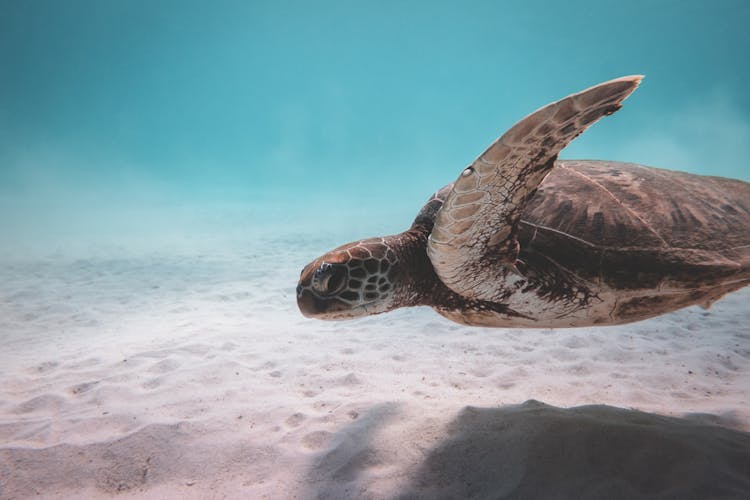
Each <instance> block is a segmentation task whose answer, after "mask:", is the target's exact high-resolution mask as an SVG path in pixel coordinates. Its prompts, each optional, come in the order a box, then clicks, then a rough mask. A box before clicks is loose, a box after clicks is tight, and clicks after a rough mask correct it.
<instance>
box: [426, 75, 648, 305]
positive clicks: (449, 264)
mask: <svg viewBox="0 0 750 500" xmlns="http://www.w3.org/2000/svg"><path fill="white" fill-rule="evenodd" d="M642 78H643V77H642V76H626V77H622V78H618V79H616V80H611V81H609V82H605V83H601V84H599V85H596V86H594V87H591V88H589V89H586V90H584V91H582V92H579V93H577V94H573V95H570V96H568V97H566V98H564V99H561V100H559V101H556V102H553V103H552V104H548V105H547V106H545V107H543V108H541V109H539V110H537V111H535V112H534V113H532V114H530V115H529V116H527V117H526V118H524V119H523V120H521V121H520V122H518V123H516V124H515V125H514V126H513V127H512V128H511V129H510V130H508V131H507V132H506V133H505V134H503V136H502V137H500V138H499V139H498V140H497V141H495V142H494V143H493V144H492V145H491V146H490V147H489V148H487V150H486V151H485V152H484V153H482V154H481V155H480V156H479V158H477V159H476V160H475V161H474V163H472V164H471V166H469V167H467V168H466V169H465V170H464V171H463V172H462V173H461V175H459V177H458V179H457V180H456V182H455V183H454V185H453V189H452V190H451V192H450V194H449V195H448V197H447V198H446V200H445V202H444V203H443V206H442V207H441V208H440V210H439V212H438V214H437V216H436V219H435V226H434V228H433V229H432V233H431V234H430V238H429V240H428V243H427V254H428V255H429V257H430V261H431V262H432V265H433V267H434V268H435V271H436V272H437V275H438V276H439V277H440V279H441V280H442V281H443V283H445V284H446V285H447V286H448V287H449V288H451V289H452V290H453V291H455V292H456V293H459V294H461V295H463V296H464V297H467V298H474V299H481V300H487V301H500V300H502V299H503V298H504V294H505V293H507V292H506V290H504V287H502V286H500V284H501V283H502V282H503V280H505V279H506V277H507V275H508V274H509V273H515V272H517V271H516V267H515V264H516V259H517V257H518V250H519V248H518V242H517V240H516V230H517V224H518V220H519V218H520V216H521V213H522V212H523V208H524V205H525V204H526V201H527V200H529V199H530V198H531V197H532V196H533V194H534V192H535V191H536V189H537V187H539V184H541V182H542V180H543V179H544V177H545V176H546V175H547V174H548V173H549V171H550V170H551V169H552V167H553V166H554V163H555V160H556V159H557V155H558V153H559V152H560V151H561V150H562V149H563V148H564V147H565V146H567V145H568V144H569V143H570V141H572V140H573V139H575V138H576V137H577V136H578V135H579V134H581V133H582V132H583V131H584V130H586V128H588V127H589V126H590V125H591V124H593V123H595V122H596V121H597V120H599V119H600V118H601V117H603V116H606V115H610V114H612V113H614V112H615V111H617V110H618V109H620V107H621V105H622V104H621V103H622V101H623V100H625V98H627V97H628V96H629V95H630V94H631V92H633V91H634V90H635V89H636V87H638V84H639V83H640V81H641V79H642Z"/></svg>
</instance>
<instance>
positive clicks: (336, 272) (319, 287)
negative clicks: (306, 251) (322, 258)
mask: <svg viewBox="0 0 750 500" xmlns="http://www.w3.org/2000/svg"><path fill="white" fill-rule="evenodd" d="M346 274H347V271H346V266H342V265H340V264H335V265H334V264H329V263H328V262H324V263H323V264H321V265H320V267H319V268H318V269H316V270H315V273H313V277H312V287H313V289H314V290H315V291H316V292H318V293H319V294H321V295H333V294H335V293H338V292H340V291H341V289H342V288H344V284H345V283H346Z"/></svg>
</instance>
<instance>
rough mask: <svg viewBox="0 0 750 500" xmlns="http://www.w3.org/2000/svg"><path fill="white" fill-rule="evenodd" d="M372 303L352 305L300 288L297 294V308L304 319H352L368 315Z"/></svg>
mask: <svg viewBox="0 0 750 500" xmlns="http://www.w3.org/2000/svg"><path fill="white" fill-rule="evenodd" d="M371 304H372V302H367V303H364V304H356V305H352V304H349V303H348V302H344V301H342V300H339V299H337V298H336V297H320V296H319V295H316V294H315V293H313V292H312V291H311V290H308V289H305V288H302V289H299V290H298V293H297V307H298V308H299V310H300V312H301V313H302V315H303V316H305V317H306V318H315V319H323V320H344V319H353V318H358V317H360V316H364V315H366V314H368V310H367V307H368V306H369V305H371Z"/></svg>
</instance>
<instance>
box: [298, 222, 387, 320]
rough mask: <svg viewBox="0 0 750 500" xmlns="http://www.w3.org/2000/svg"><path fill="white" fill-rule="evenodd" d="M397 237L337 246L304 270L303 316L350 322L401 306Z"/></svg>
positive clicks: (300, 300) (301, 283)
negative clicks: (397, 293) (398, 298)
mask: <svg viewBox="0 0 750 500" xmlns="http://www.w3.org/2000/svg"><path fill="white" fill-rule="evenodd" d="M396 238H398V237H385V238H371V239H369V240H362V241H357V242H354V243H349V244H347V245H343V246H341V247H338V248H336V249H334V250H332V251H330V252H328V253H326V254H325V255H323V256H321V257H319V258H317V259H315V260H314V261H312V262H311V263H309V264H308V265H307V266H305V268H304V269H302V274H301V276H300V280H299V284H298V285H297V305H298V306H299V309H300V311H301V312H302V314H304V315H305V316H307V317H309V318H318V319H350V318H356V317H359V316H365V315H369V314H378V313H382V312H386V311H390V310H392V309H395V308H396V307H399V305H400V304H398V301H397V300H396V295H395V292H396V288H397V286H396V283H395V282H394V280H395V279H397V275H398V272H397V269H396V268H397V264H398V262H399V258H398V255H397V253H396V251H394V249H395V248H396V247H395V246H394V244H396V243H397V241H396Z"/></svg>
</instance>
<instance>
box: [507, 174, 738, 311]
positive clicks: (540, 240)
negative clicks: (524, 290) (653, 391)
mask: <svg viewBox="0 0 750 500" xmlns="http://www.w3.org/2000/svg"><path fill="white" fill-rule="evenodd" d="M518 240H519V243H520V247H521V253H520V255H519V257H520V259H521V260H522V261H524V262H526V263H527V264H528V265H531V266H549V265H554V266H557V267H560V268H563V269H565V270H567V271H569V272H571V273H573V274H574V275H576V276H577V277H578V278H580V279H582V280H584V281H586V282H588V283H592V284H595V285H596V286H598V287H600V288H602V289H609V290H612V291H614V292H615V294H616V295H617V296H618V300H619V301H620V304H618V306H617V307H616V308H615V310H614V311H613V315H614V316H617V317H618V318H619V321H624V320H632V319H634V317H638V316H641V315H646V316H652V315H654V313H657V314H658V313H660V312H666V311H661V309H665V308H666V310H672V309H676V308H678V307H683V306H685V305H690V304H692V303H696V302H700V301H704V302H706V301H707V302H711V301H712V300H716V299H717V298H718V297H720V296H721V295H723V294H724V293H727V292H729V291H732V290H735V289H738V288H741V287H742V286H745V285H747V284H748V283H750V184H748V183H746V182H742V181H738V180H733V179H725V178H721V177H706V176H699V175H693V174H689V173H685V172H675V171H670V170H662V169H657V168H650V167H644V166H641V165H636V164H631V163H619V162H608V161H559V162H557V165H556V166H555V168H553V169H552V170H551V172H550V174H549V175H548V176H547V177H546V178H545V179H544V181H543V182H542V184H541V185H540V187H539V189H538V190H537V191H536V193H535V194H534V196H533V197H531V199H530V200H529V202H528V203H527V205H526V207H525V209H524V212H523V214H522V216H521V220H520V223H519V234H518ZM613 319H614V318H613ZM619 321H617V322H619Z"/></svg>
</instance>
